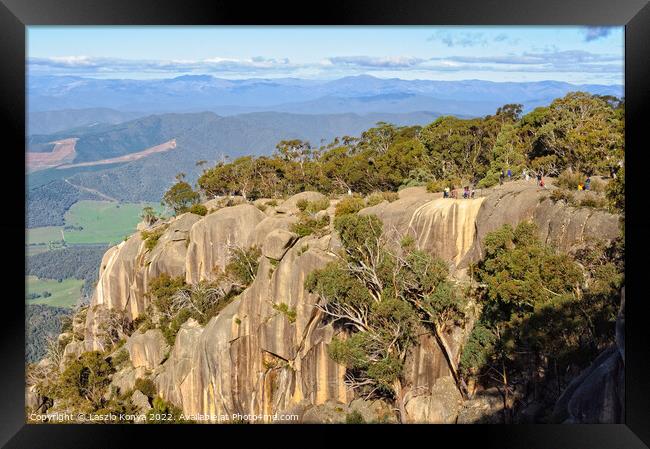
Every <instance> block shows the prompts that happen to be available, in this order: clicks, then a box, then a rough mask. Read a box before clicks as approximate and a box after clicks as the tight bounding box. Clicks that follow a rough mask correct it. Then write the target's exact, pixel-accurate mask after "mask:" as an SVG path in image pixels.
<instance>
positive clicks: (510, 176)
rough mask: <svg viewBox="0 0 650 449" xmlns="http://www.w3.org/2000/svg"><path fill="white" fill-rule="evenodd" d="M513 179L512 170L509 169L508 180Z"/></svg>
mask: <svg viewBox="0 0 650 449" xmlns="http://www.w3.org/2000/svg"><path fill="white" fill-rule="evenodd" d="M511 179H512V170H510V169H508V181H510V180H511Z"/></svg>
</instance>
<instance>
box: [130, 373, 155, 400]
mask: <svg viewBox="0 0 650 449" xmlns="http://www.w3.org/2000/svg"><path fill="white" fill-rule="evenodd" d="M134 389H136V390H140V392H141V393H142V394H144V395H145V396H146V397H148V398H149V399H153V398H155V397H156V385H155V384H154V383H153V381H152V380H151V379H142V378H138V379H136V380H135V387H134Z"/></svg>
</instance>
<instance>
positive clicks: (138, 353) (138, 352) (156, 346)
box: [124, 329, 169, 370]
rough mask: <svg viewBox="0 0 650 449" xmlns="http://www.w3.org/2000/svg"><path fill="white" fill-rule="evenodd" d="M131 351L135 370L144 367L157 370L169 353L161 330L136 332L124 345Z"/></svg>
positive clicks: (130, 354)
mask: <svg viewBox="0 0 650 449" xmlns="http://www.w3.org/2000/svg"><path fill="white" fill-rule="evenodd" d="M124 347H125V348H126V350H127V351H129V357H130V359H131V363H132V364H133V367H134V368H139V367H144V368H146V369H148V370H153V369H154V368H156V367H157V366H158V365H160V363H161V362H162V361H163V359H164V358H165V357H166V356H167V353H168V352H169V345H168V344H167V342H166V341H165V337H164V336H163V334H162V332H161V331H160V329H149V330H148V331H147V332H145V333H144V334H143V333H140V332H135V333H134V334H133V335H132V336H131V337H129V339H128V340H127V342H126V344H125V345H124Z"/></svg>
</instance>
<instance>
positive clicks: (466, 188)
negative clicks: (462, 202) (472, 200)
mask: <svg viewBox="0 0 650 449" xmlns="http://www.w3.org/2000/svg"><path fill="white" fill-rule="evenodd" d="M463 198H465V199H467V198H469V186H465V189H464V190H463Z"/></svg>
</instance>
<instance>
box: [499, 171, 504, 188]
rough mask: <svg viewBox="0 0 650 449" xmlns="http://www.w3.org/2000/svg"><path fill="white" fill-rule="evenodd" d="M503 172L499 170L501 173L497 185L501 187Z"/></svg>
mask: <svg viewBox="0 0 650 449" xmlns="http://www.w3.org/2000/svg"><path fill="white" fill-rule="evenodd" d="M503 177H504V176H503V170H501V173H500V174H499V185H503Z"/></svg>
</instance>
